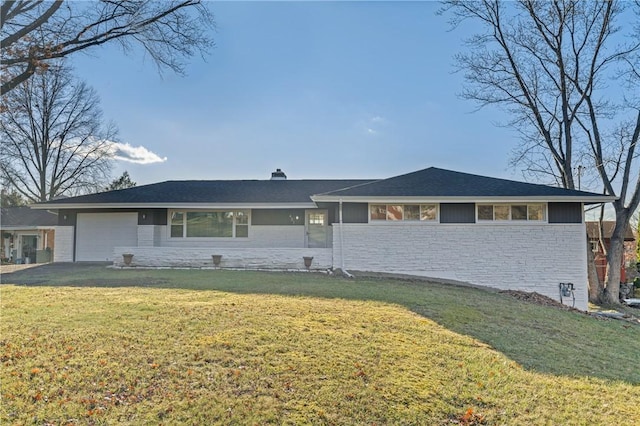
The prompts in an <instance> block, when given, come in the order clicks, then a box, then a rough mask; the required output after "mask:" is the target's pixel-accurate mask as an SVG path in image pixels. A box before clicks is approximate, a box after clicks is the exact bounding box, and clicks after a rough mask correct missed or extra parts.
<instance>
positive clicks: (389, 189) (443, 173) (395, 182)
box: [322, 167, 601, 197]
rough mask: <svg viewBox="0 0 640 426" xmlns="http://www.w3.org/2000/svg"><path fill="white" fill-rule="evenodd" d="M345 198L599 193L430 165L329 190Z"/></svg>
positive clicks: (543, 195)
mask: <svg viewBox="0 0 640 426" xmlns="http://www.w3.org/2000/svg"><path fill="white" fill-rule="evenodd" d="M322 195H332V196H333V195H335V196H345V197H567V196H576V197H580V196H591V197H592V196H601V194H593V193H589V192H584V191H575V190H569V189H563V188H557V187H553V186H547V185H538V184H532V183H524V182H517V181H513V180H506V179H497V178H491V177H486V176H478V175H472V174H469V173H461V172H454V171H450V170H443V169H438V168H435V167H430V168H428V169H424V170H418V171H417V172H413V173H408V174H405V175H400V176H395V177H392V178H389V179H383V180H378V181H374V182H370V183H364V184H360V185H357V186H354V187H351V188H346V189H340V190H335V191H328V192H327V193H325V194H322Z"/></svg>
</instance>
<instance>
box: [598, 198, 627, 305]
mask: <svg viewBox="0 0 640 426" xmlns="http://www.w3.org/2000/svg"><path fill="white" fill-rule="evenodd" d="M628 223H629V217H628V214H627V212H626V209H622V210H621V211H620V210H619V211H617V212H616V226H615V228H614V229H613V233H612V234H611V240H610V243H609V252H608V253H607V266H608V267H607V275H606V277H605V289H604V294H603V295H602V301H603V302H604V303H606V304H611V305H619V304H620V267H621V265H622V261H623V258H624V234H625V230H626V228H627V225H628Z"/></svg>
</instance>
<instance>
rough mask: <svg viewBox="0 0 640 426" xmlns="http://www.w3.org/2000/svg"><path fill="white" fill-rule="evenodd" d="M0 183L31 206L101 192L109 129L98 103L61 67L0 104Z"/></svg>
mask: <svg viewBox="0 0 640 426" xmlns="http://www.w3.org/2000/svg"><path fill="white" fill-rule="evenodd" d="M1 106H2V112H1V113H0V148H1V150H0V178H1V179H2V181H3V182H4V183H5V184H6V185H7V186H8V187H11V188H14V189H15V190H17V191H18V192H19V193H20V194H22V195H23V196H24V197H26V198H27V199H28V200H30V201H47V200H50V199H53V198H55V197H58V196H61V195H72V194H79V193H84V192H91V191H95V190H96V189H97V188H102V187H104V185H105V183H106V182H107V179H108V176H109V165H110V160H111V155H112V149H111V140H112V139H113V138H114V136H115V128H114V126H112V125H107V126H104V125H103V122H102V111H101V110H100V106H99V99H98V96H97V94H96V93H95V91H94V90H93V89H92V88H90V87H89V86H87V85H86V84H85V83H84V82H82V81H78V80H76V79H74V77H73V76H72V74H71V70H70V69H69V68H68V67H67V66H66V65H64V64H63V63H61V62H58V63H56V64H52V65H51V66H50V67H48V69H47V70H46V71H45V72H38V73H37V74H35V75H34V77H33V78H31V79H29V80H27V81H25V82H24V83H22V84H21V85H19V86H18V87H16V88H15V89H14V90H12V91H11V92H10V93H8V94H7V95H6V96H4V97H3V98H2V103H1Z"/></svg>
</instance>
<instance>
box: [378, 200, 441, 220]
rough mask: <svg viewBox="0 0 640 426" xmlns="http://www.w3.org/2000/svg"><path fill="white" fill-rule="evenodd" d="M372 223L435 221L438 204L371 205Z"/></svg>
mask: <svg viewBox="0 0 640 426" xmlns="http://www.w3.org/2000/svg"><path fill="white" fill-rule="evenodd" d="M369 217H370V219H371V221H379V220H387V221H399V220H404V221H435V220H437V218H438V206H437V205H436V204H371V205H369Z"/></svg>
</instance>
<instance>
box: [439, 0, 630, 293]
mask: <svg viewBox="0 0 640 426" xmlns="http://www.w3.org/2000/svg"><path fill="white" fill-rule="evenodd" d="M441 12H442V13H448V14H449V16H450V17H451V20H450V22H451V23H452V24H453V26H454V27H455V26H458V25H460V24H461V23H463V22H464V21H467V20H469V21H472V22H473V23H475V24H479V25H480V28H482V30H481V32H480V33H478V34H476V35H474V36H472V37H471V38H470V39H468V40H467V43H468V47H469V49H468V51H467V52H465V53H461V54H458V55H457V56H456V61H457V64H458V66H459V68H460V70H461V71H462V72H464V76H465V81H466V84H465V89H464V92H463V94H462V95H463V97H464V98H466V99H470V100H472V101H475V102H477V103H478V105H479V106H480V107H484V106H489V105H495V106H498V107H501V108H503V109H504V110H505V111H506V112H507V113H508V116H509V117H510V121H508V122H507V123H505V124H506V125H508V126H510V127H512V128H514V129H515V130H516V131H518V132H519V133H520V135H521V146H520V148H519V150H517V151H516V152H515V158H514V163H515V164H518V165H522V166H524V169H525V171H527V172H529V173H531V174H534V175H536V176H537V177H538V178H540V177H543V179H544V180H546V181H550V180H551V181H553V182H555V183H556V184H559V185H561V186H563V187H565V188H571V189H575V188H576V179H575V177H576V168H577V166H583V165H585V164H587V167H585V168H584V169H585V170H587V171H592V174H591V175H590V177H591V179H592V182H598V186H599V187H600V190H602V191H603V193H604V194H607V195H613V196H616V197H617V200H616V201H614V202H613V207H614V210H615V214H616V227H615V229H614V231H613V235H612V236H611V245H610V247H609V250H608V254H607V259H608V265H609V267H608V269H607V277H606V280H605V281H606V282H605V288H604V289H602V290H603V291H602V292H600V299H601V301H604V302H608V303H614V304H615V303H619V300H618V292H619V284H620V267H619V265H620V264H621V261H622V256H623V251H624V231H625V229H626V226H627V225H628V223H629V219H630V218H631V215H632V213H633V211H634V210H635V209H636V208H637V207H638V203H639V202H640V174H639V170H640V168H639V167H638V164H637V160H638V152H639V151H638V150H637V145H638V138H639V135H640V93H639V92H638V88H639V87H640V73H639V70H640V28H639V26H638V24H637V22H638V20H637V19H638V17H640V16H638V13H639V12H640V5H639V4H638V3H637V2H636V3H633V4H632V3H622V2H618V1H615V0H614V1H589V2H586V1H571V0H554V1H533V0H519V1H516V2H505V3H503V2H501V1H498V0H482V1H472V2H471V1H458V0H448V1H445V2H444V7H443V8H442V10H441ZM633 13H635V14H636V19H635V20H634V19H629V18H631V16H632V14H633ZM634 25H635V26H634ZM623 31H624V32H623ZM634 161H636V163H635V164H634ZM589 163H590V165H589ZM581 172H582V168H581V170H580V173H581ZM578 176H580V175H579V174H578ZM596 293H597V292H596Z"/></svg>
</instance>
